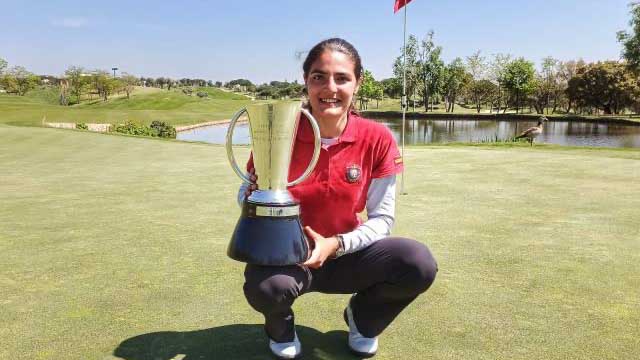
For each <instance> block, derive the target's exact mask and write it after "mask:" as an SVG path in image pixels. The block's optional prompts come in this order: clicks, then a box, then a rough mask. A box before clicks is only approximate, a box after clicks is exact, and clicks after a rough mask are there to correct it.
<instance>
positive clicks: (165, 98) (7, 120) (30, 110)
mask: <svg viewBox="0 0 640 360" xmlns="http://www.w3.org/2000/svg"><path fill="white" fill-rule="evenodd" d="M206 92H207V93H208V95H209V96H208V97H205V98H199V97H198V96H196V95H195V94H194V95H193V96H187V95H185V94H183V93H182V92H180V91H177V90H176V91H174V90H171V91H167V90H160V89H148V88H138V90H136V91H135V92H134V93H133V94H132V96H131V99H129V100H127V99H126V98H125V97H124V95H120V96H117V95H116V96H113V98H112V99H111V100H109V101H108V102H102V101H99V100H95V99H94V100H93V101H85V102H83V103H82V104H79V105H74V106H60V105H57V95H56V94H55V91H42V90H38V91H34V92H32V93H28V94H27V96H15V95H2V94H0V114H1V115H0V124H2V123H4V124H10V125H21V126H41V124H42V123H43V122H74V123H81V122H83V123H113V124H118V123H124V122H125V121H126V120H132V121H135V122H141V123H147V124H149V123H151V122H152V121H153V120H159V121H165V122H167V123H169V124H172V125H187V124H194V123H201V122H207V121H212V120H221V119H228V118H230V117H231V116H232V115H233V114H234V113H235V112H236V111H238V110H239V109H240V108H242V107H243V106H244V105H246V104H248V103H250V102H251V100H250V99H249V98H247V97H244V96H241V95H236V94H231V93H225V92H223V91H221V90H217V89H207V91H206Z"/></svg>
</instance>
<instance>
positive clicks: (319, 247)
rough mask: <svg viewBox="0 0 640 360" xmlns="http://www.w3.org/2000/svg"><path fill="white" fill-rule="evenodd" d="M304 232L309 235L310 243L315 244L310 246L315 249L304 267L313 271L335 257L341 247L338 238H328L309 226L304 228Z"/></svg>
mask: <svg viewBox="0 0 640 360" xmlns="http://www.w3.org/2000/svg"><path fill="white" fill-rule="evenodd" d="M304 232H305V233H307V237H308V238H309V240H310V242H313V244H309V245H315V246H311V247H312V248H313V251H312V252H311V256H310V257H309V259H307V261H305V262H304V263H303V264H302V265H304V266H308V267H310V268H312V269H318V268H320V267H321V266H322V265H323V264H324V262H325V261H326V260H327V259H328V258H330V257H332V256H334V255H335V253H336V251H337V250H338V246H339V243H338V238H336V237H329V238H326V237H324V236H322V235H320V234H318V233H317V232H315V231H313V229H311V228H310V227H309V226H305V227H304Z"/></svg>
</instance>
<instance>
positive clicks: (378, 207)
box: [340, 175, 396, 254]
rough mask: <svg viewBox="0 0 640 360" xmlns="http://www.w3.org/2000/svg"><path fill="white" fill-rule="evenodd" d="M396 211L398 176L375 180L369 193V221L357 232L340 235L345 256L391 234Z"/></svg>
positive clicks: (357, 229)
mask: <svg viewBox="0 0 640 360" xmlns="http://www.w3.org/2000/svg"><path fill="white" fill-rule="evenodd" d="M395 210H396V176H395V175H391V176H387V177H384V178H380V179H373V180H372V181H371V184H370V185H369V190H368V191H367V215H368V220H367V221H365V222H364V223H362V224H360V226H358V227H357V228H356V229H355V230H353V231H351V232H348V233H346V234H340V235H341V236H342V239H343V243H344V251H345V254H348V253H352V252H356V251H358V250H360V249H363V248H365V247H367V246H369V245H370V244H372V243H373V242H374V241H376V240H379V239H382V238H383V237H386V236H389V235H390V234H391V228H392V227H393V222H394V220H395Z"/></svg>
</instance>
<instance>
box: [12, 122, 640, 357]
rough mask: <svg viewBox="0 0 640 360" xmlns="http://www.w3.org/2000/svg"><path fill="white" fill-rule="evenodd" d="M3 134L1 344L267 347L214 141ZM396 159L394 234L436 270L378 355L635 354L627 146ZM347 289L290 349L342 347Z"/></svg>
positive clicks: (637, 231) (635, 245)
mask: <svg viewBox="0 0 640 360" xmlns="http://www.w3.org/2000/svg"><path fill="white" fill-rule="evenodd" d="M0 139H2V141H0V169H1V171H0V263H1V264H2V268H1V269H0V289H1V291H0V304H1V306H2V307H1V308H2V311H0V324H2V326H0V339H2V340H0V344H1V346H0V357H2V358H6V359H29V360H34V359H114V358H121V359H130V360H133V359H149V360H151V359H162V360H169V359H174V358H175V359H181V358H186V359H264V358H268V355H267V348H266V342H265V338H264V336H263V334H262V329H261V324H262V316H260V315H259V314H257V313H255V312H254V311H253V310H252V309H251V308H250V307H249V305H247V303H246V302H245V300H244V296H243V294H242V286H241V285H242V278H243V277H242V268H243V266H242V264H240V263H237V262H234V261H231V260H230V259H228V258H227V257H226V255H225V249H226V246H227V243H228V240H229V235H230V234H231V231H232V229H233V227H234V225H235V221H236V220H237V217H238V215H239V209H238V207H237V206H236V204H235V194H236V190H237V186H238V183H239V180H238V179H237V178H236V177H235V175H234V174H233V172H232V171H231V169H230V168H229V165H228V163H227V159H226V155H225V151H224V148H223V147H221V146H213V145H206V144H193V143H182V142H178V141H166V140H159V139H146V138H134V137H125V136H106V135H100V134H95V133H90V132H81V131H65V130H58V129H45V128H28V127H12V126H6V125H0ZM246 155H247V149H246V148H238V149H237V156H238V158H239V159H240V158H244V157H246ZM405 158H406V160H405V163H406V167H407V172H406V174H405V177H404V181H405V190H406V192H407V193H408V194H407V195H401V196H399V197H398V207H397V223H396V226H395V229H394V233H395V234H397V235H403V236H409V237H413V238H416V239H419V240H420V241H423V242H424V243H426V244H428V246H429V247H430V248H431V250H432V252H433V253H434V255H435V256H436V258H437V260H438V263H439V267H440V272H439V274H438V278H437V279H436V282H435V284H434V285H433V287H432V288H431V289H430V290H429V291H428V292H427V293H426V294H425V295H423V296H421V297H419V298H418V299H417V300H416V301H415V302H414V303H413V304H412V305H411V306H410V307H408V308H407V310H406V311H405V312H404V313H403V314H401V315H400V316H399V317H398V318H397V319H396V321H395V322H394V323H393V324H392V326H391V327H390V328H389V329H388V330H387V331H386V332H385V333H384V334H383V336H382V337H381V340H380V351H379V355H378V357H377V358H379V359H406V358H419V359H421V358H431V359H456V360H457V359H632V358H634V357H636V356H637V354H638V351H640V343H639V342H638V338H640V311H638V309H639V308H640V303H639V300H638V299H640V241H639V239H640V228H639V227H638V219H639V218H640V182H639V181H638V179H639V178H640V161H639V160H640V151H638V150H626V149H624V150H611V149H597V150H596V149H582V148H560V147H554V146H536V147H534V148H529V147H527V146H514V147H508V146H493V145H476V146H458V145H448V146H420V147H408V148H407V151H406V156H405ZM347 299H348V296H344V295H322V294H308V295H305V296H303V297H302V298H300V299H299V301H297V302H296V304H295V306H294V309H295V311H296V320H297V323H298V325H299V327H298V332H299V335H300V337H301V340H302V342H303V346H304V350H305V353H306V355H307V356H306V357H305V358H307V359H350V358H352V357H351V356H350V355H349V354H348V352H347V350H346V346H345V341H346V331H345V325H344V324H343V321H342V309H343V307H344V305H345V304H346V302H347ZM182 355H186V357H184V356H182Z"/></svg>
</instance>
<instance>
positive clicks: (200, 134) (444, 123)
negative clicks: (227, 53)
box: [177, 119, 640, 148]
mask: <svg viewBox="0 0 640 360" xmlns="http://www.w3.org/2000/svg"><path fill="white" fill-rule="evenodd" d="M375 120H376V121H378V122H381V123H383V124H385V125H387V127H389V128H390V129H391V131H392V132H393V134H394V136H395V138H396V140H397V141H398V144H400V142H401V132H402V121H401V120H395V119H375ZM536 123H537V122H536V121H535V120H460V119H458V120H454V119H451V120H440V119H438V120H427V119H419V120H407V121H406V129H405V130H406V133H405V134H406V135H405V144H407V145H412V144H430V143H448V142H483V141H495V140H496V139H498V140H506V139H510V138H513V137H514V136H516V135H517V134H519V133H520V132H522V131H524V130H526V129H528V128H529V127H532V126H535V125H536ZM639 125H640V124H639ZM226 133H227V125H213V126H206V127H201V128H196V129H193V130H189V131H184V132H180V133H178V136H177V138H178V139H179V140H185V141H203V142H209V143H214V144H224V142H225V138H226ZM233 142H234V144H249V143H250V138H249V127H248V124H247V123H243V124H237V125H236V129H235V132H234V137H233ZM536 142H542V143H548V144H558V145H571V146H600V147H635V148H640V126H638V125H625V124H611V123H606V122H585V121H575V120H572V121H561V120H560V121H559V120H553V121H549V122H546V123H545V125H544V130H543V132H542V134H541V135H540V136H539V137H538V138H537V139H536Z"/></svg>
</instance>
